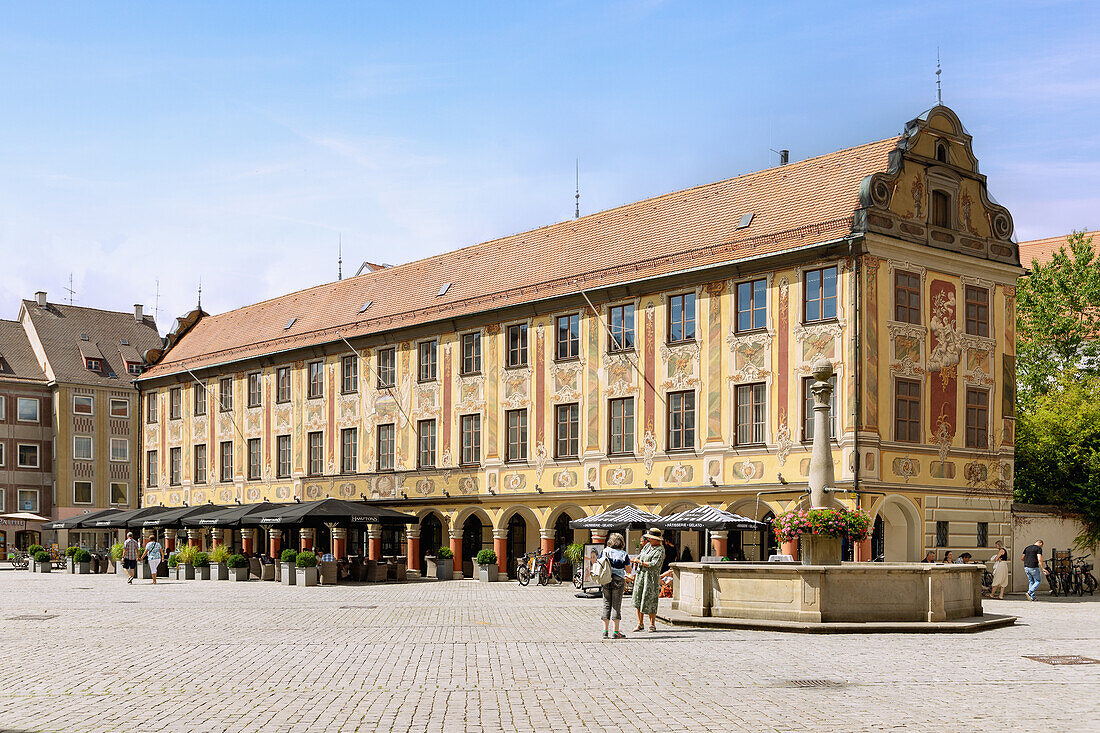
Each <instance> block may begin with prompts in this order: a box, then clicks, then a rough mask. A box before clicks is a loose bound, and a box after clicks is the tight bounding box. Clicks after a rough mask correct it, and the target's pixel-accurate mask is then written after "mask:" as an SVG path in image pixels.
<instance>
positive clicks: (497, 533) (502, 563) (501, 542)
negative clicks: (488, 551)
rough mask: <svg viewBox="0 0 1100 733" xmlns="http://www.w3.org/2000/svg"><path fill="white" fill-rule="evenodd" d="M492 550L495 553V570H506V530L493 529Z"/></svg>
mask: <svg viewBox="0 0 1100 733" xmlns="http://www.w3.org/2000/svg"><path fill="white" fill-rule="evenodd" d="M493 552H495V553H496V554H497V571H498V572H501V573H507V572H508V530H507V529H494V530H493Z"/></svg>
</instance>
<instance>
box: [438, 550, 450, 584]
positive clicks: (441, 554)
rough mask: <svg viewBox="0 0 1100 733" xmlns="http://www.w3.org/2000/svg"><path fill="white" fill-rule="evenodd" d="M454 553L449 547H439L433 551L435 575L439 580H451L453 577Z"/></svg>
mask: <svg viewBox="0 0 1100 733" xmlns="http://www.w3.org/2000/svg"><path fill="white" fill-rule="evenodd" d="M454 569H455V554H454V553H453V552H451V548H450V547H440V548H439V549H438V550H436V551H435V577H436V578H438V579H439V580H451V579H452V578H453V577H454Z"/></svg>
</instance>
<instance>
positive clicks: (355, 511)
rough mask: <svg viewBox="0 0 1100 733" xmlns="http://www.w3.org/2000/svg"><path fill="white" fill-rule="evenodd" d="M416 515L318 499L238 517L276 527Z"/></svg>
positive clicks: (405, 520)
mask: <svg viewBox="0 0 1100 733" xmlns="http://www.w3.org/2000/svg"><path fill="white" fill-rule="evenodd" d="M417 521H418V520H417V518H416V517H414V516H412V515H411V514H404V513H402V512H399V511H395V510H393V509H387V508H385V507H381V506H374V505H371V504H367V503H366V502H362V501H345V500H344V499H319V500H317V501H306V502H301V503H299V504H287V505H286V506H283V507H279V508H277V509H271V510H269V511H265V512H256V513H255V514H247V515H245V516H244V517H242V518H241V524H242V525H243V526H246V527H258V526H269V525H274V526H279V525H285V524H306V525H308V524H322V523H338V524H345V523H346V524H415V523H416V522H417Z"/></svg>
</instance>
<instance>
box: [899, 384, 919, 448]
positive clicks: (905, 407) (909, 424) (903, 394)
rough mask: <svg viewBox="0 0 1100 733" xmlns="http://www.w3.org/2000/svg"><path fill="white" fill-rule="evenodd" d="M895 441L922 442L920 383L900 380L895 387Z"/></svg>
mask: <svg viewBox="0 0 1100 733" xmlns="http://www.w3.org/2000/svg"><path fill="white" fill-rule="evenodd" d="M894 440H900V441H904V442H906V443H919V442H920V382H918V381H916V380H913V379H899V380H898V381H897V384H896V385H895V387H894Z"/></svg>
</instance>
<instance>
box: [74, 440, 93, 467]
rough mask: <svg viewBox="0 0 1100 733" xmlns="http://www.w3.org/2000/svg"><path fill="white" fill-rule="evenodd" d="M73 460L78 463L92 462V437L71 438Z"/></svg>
mask: <svg viewBox="0 0 1100 733" xmlns="http://www.w3.org/2000/svg"><path fill="white" fill-rule="evenodd" d="M73 458H74V459H75V460H78V461H90V460H92V436H90V435H74V436H73Z"/></svg>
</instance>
